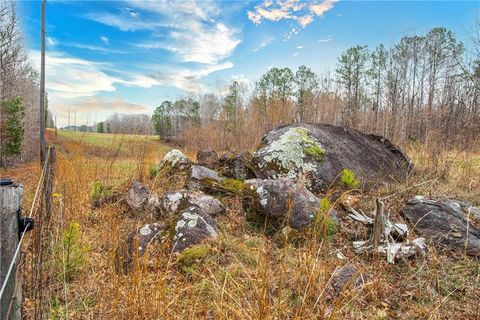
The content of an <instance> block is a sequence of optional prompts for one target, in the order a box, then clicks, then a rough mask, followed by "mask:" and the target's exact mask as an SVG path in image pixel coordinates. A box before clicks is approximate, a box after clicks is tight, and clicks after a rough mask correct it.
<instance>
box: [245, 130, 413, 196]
mask: <svg viewBox="0 0 480 320" xmlns="http://www.w3.org/2000/svg"><path fill="white" fill-rule="evenodd" d="M252 164H253V169H254V171H255V174H256V176H257V178H261V179H276V178H279V177H285V178H290V179H298V178H300V177H304V178H305V179H306V180H307V187H308V188H309V189H310V190H313V191H322V190H325V189H326V188H327V187H328V186H329V185H330V184H331V183H332V182H333V181H334V180H335V179H336V178H337V177H338V174H339V173H340V172H342V171H343V170H344V169H348V170H350V171H353V172H354V174H355V175H356V176H357V178H359V179H360V181H361V183H362V185H363V187H371V186H374V185H377V184H379V183H382V182H392V181H398V180H402V179H405V177H406V176H407V174H408V173H409V171H410V169H411V167H412V162H411V161H410V159H409V158H408V157H407V156H406V155H405V154H404V153H403V152H402V151H401V150H400V149H398V148H396V147H395V146H394V145H393V144H392V143H391V142H390V141H388V140H387V139H385V138H382V137H377V136H374V135H366V134H363V133H360V132H358V131H356V130H353V129H349V128H343V127H338V126H332V125H324V124H293V125H287V126H281V127H278V128H276V129H273V130H270V131H268V132H267V133H266V135H265V136H264V137H263V139H262V141H261V143H260V146H259V148H258V149H257V151H256V152H255V153H254V155H253V160H252Z"/></svg>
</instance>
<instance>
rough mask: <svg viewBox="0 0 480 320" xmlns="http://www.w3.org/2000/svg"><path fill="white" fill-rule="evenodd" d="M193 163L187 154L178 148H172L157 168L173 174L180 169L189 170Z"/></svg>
mask: <svg viewBox="0 0 480 320" xmlns="http://www.w3.org/2000/svg"><path fill="white" fill-rule="evenodd" d="M191 165H192V161H190V159H188V157H187V156H186V155H184V154H183V153H182V152H181V151H180V150H178V149H172V150H170V151H169V152H168V153H167V154H166V155H165V156H164V157H163V159H162V160H161V161H160V162H159V163H158V165H157V169H158V170H159V171H160V173H163V174H166V175H167V176H172V175H175V174H177V173H178V172H179V171H188V170H189V169H190V166H191Z"/></svg>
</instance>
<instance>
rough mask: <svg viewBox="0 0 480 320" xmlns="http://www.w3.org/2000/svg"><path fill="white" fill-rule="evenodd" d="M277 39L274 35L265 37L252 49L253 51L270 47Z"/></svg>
mask: <svg viewBox="0 0 480 320" xmlns="http://www.w3.org/2000/svg"><path fill="white" fill-rule="evenodd" d="M274 40H275V38H274V37H270V36H268V37H264V38H263V39H262V40H261V41H260V43H259V44H258V46H257V47H255V48H254V49H253V50H252V51H253V52H257V51H260V50H261V49H263V48H265V47H268V46H269V45H270V44H272V42H273V41H274Z"/></svg>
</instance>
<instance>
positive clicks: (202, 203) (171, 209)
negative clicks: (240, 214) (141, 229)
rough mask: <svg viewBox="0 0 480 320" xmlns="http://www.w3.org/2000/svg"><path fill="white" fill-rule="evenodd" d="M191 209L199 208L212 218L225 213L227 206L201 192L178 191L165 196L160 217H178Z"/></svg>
mask: <svg viewBox="0 0 480 320" xmlns="http://www.w3.org/2000/svg"><path fill="white" fill-rule="evenodd" d="M190 207H197V208H199V209H200V210H202V212H204V213H206V214H208V215H209V216H211V217H217V216H219V215H221V214H223V213H225V206H224V205H223V203H222V202H220V200H218V199H217V198H214V197H212V196H209V195H206V194H204V193H202V192H200V191H188V190H178V191H174V192H167V193H165V194H164V195H163V197H162V201H161V205H160V216H169V215H177V214H178V213H179V212H181V211H183V210H186V209H187V208H190ZM158 218H160V217H157V219H158Z"/></svg>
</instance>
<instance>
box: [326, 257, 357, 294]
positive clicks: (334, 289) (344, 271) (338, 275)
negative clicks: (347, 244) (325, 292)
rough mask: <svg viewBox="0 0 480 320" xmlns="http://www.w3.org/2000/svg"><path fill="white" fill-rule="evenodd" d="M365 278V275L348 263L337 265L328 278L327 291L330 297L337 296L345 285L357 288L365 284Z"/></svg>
mask: <svg viewBox="0 0 480 320" xmlns="http://www.w3.org/2000/svg"><path fill="white" fill-rule="evenodd" d="M354 277H355V278H354ZM365 280H366V276H365V275H364V274H363V273H360V272H359V271H358V270H357V268H355V267H354V266H352V265H350V264H347V265H344V266H343V267H337V268H336V269H335V271H334V272H333V274H332V277H331V279H330V286H329V291H330V293H331V296H332V298H333V297H338V296H339V295H340V293H342V291H343V289H344V288H345V286H346V285H349V286H350V287H352V288H359V287H361V286H362V285H363V284H365Z"/></svg>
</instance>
